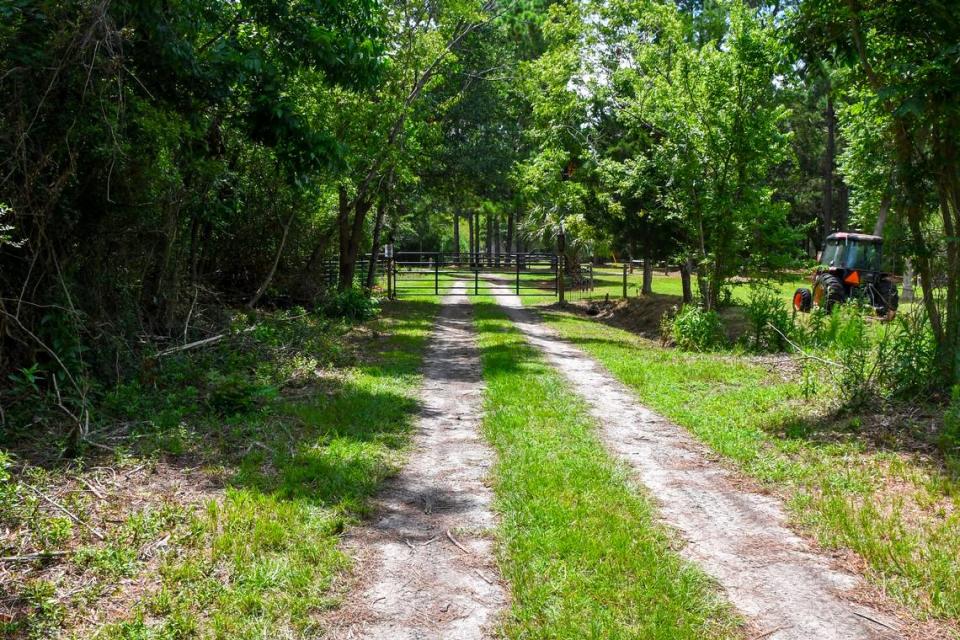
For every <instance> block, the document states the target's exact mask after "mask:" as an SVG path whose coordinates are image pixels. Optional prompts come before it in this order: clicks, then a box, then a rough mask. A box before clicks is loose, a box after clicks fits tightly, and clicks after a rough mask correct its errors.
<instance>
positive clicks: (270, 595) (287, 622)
mask: <svg viewBox="0 0 960 640" xmlns="http://www.w3.org/2000/svg"><path fill="white" fill-rule="evenodd" d="M437 309H438V305H437V304H436V302H435V301H432V300H431V301H425V300H414V301H404V302H400V303H396V304H391V305H389V306H388V307H387V308H386V310H385V312H384V314H383V316H382V317H381V318H379V319H377V320H375V321H373V322H371V323H369V324H368V325H367V326H366V327H364V328H363V329H362V330H361V331H359V332H355V335H353V336H344V332H345V331H346V328H345V327H341V326H338V325H331V324H329V323H328V322H326V321H324V320H322V319H317V318H315V317H313V316H305V317H299V318H298V319H297V320H295V321H293V322H287V321H284V322H277V323H273V322H270V321H267V320H266V319H262V320H261V324H260V325H258V328H257V329H256V330H255V331H253V332H247V333H244V332H241V334H239V335H240V337H241V338H242V339H243V340H245V341H247V342H244V343H231V344H230V345H225V346H224V347H223V348H221V349H217V350H212V351H210V352H206V353H203V354H199V353H198V354H189V355H188V354H185V355H184V356H183V357H182V358H179V359H177V360H176V361H171V362H169V363H164V365H163V366H164V368H163V370H162V371H160V373H159V378H158V381H157V388H154V389H151V388H144V387H143V385H141V384H139V383H136V382H132V383H130V384H129V385H127V386H122V387H119V388H118V389H117V391H116V392H114V394H113V395H112V397H111V398H108V399H107V401H106V402H105V403H104V407H103V411H104V412H114V413H116V414H118V415H123V414H126V413H132V414H135V415H138V416H140V417H141V418H142V417H144V416H147V417H149V418H150V420H149V421H148V422H146V423H145V424H144V425H143V426H142V427H140V430H141V431H140V432H139V433H135V434H132V435H134V436H136V437H135V438H133V439H132V440H131V442H133V443H135V444H132V445H129V446H126V447H124V448H123V449H122V450H118V451H117V453H116V456H117V458H116V460H114V461H109V460H108V461H99V462H96V463H94V462H88V463H86V464H90V465H92V464H112V465H113V466H115V467H116V468H118V469H119V470H120V473H125V471H127V470H135V469H137V468H141V467H146V468H147V470H148V472H147V474H146V475H145V476H135V477H136V478H138V479H137V480H134V481H132V482H138V483H139V482H140V481H141V479H142V482H143V483H145V484H146V485H149V483H150V482H151V476H150V472H149V469H151V468H158V469H159V468H160V467H161V466H162V468H163V470H164V471H163V472H164V473H171V472H172V473H176V471H171V470H170V469H171V467H174V468H175V467H177V466H179V465H184V466H191V467H195V466H198V465H199V466H201V467H202V468H203V475H205V476H206V477H208V478H209V479H210V480H211V481H212V482H213V483H214V487H213V488H211V489H209V490H208V492H209V493H208V495H209V496H210V497H209V498H208V499H207V500H206V501H205V502H202V503H201V504H199V505H186V504H183V503H181V502H178V498H177V497H176V496H164V495H162V494H161V495H160V496H154V497H153V498H150V499H149V500H147V501H146V504H144V503H143V501H140V504H137V502H136V501H135V502H133V503H130V504H126V503H121V504H116V505H115V506H112V507H111V509H112V510H113V513H114V514H115V513H117V512H118V511H119V512H120V513H121V514H122V518H121V519H119V520H116V519H115V518H116V515H113V518H114V519H111V520H104V519H103V518H102V515H96V514H95V512H94V511H91V507H92V499H91V496H90V494H89V493H88V492H84V491H82V490H81V491H70V490H67V491H66V492H65V493H64V491H63V489H62V488H60V487H63V486H65V485H66V486H68V487H69V486H76V485H77V482H76V478H75V475H76V474H77V473H79V472H77V471H71V470H70V469H57V468H53V469H49V470H45V469H43V468H40V467H31V468H30V470H29V471H27V472H23V473H22V474H21V475H19V476H17V477H16V478H7V480H11V479H12V480H14V481H22V482H29V483H30V484H31V485H32V486H39V487H41V488H44V489H45V490H46V491H48V492H49V493H55V494H56V493H62V494H63V495H65V496H66V498H63V499H64V501H65V504H66V505H67V506H68V508H70V509H71V510H72V511H73V512H74V513H78V514H81V516H82V517H83V518H84V519H85V520H88V521H89V522H91V523H92V524H93V525H95V526H96V527H99V528H100V529H102V530H103V531H104V534H105V539H104V540H102V541H100V540H97V539H95V538H93V537H91V535H90V534H89V532H88V531H87V530H86V529H84V528H81V527H79V526H76V525H75V524H73V523H71V522H70V521H69V520H67V521H64V519H63V518H59V517H58V516H59V515H60V514H56V515H54V516H53V517H48V516H45V515H43V514H42V513H38V512H37V508H36V504H37V501H36V500H35V499H34V500H29V499H27V497H24V496H27V493H28V492H26V491H24V492H22V494H21V493H20V492H17V491H13V492H10V491H7V490H3V491H0V519H2V520H3V521H4V522H7V523H11V524H14V525H16V526H25V527H28V529H27V530H26V531H25V532H26V533H27V534H28V535H30V536H31V538H30V539H32V540H43V541H44V542H43V543H42V545H41V546H42V548H44V549H50V550H58V549H62V548H68V549H71V550H72V553H71V555H69V556H66V557H65V560H64V562H65V567H66V568H68V570H69V571H68V574H67V577H62V576H58V572H57V571H56V567H52V568H53V571H52V572H42V571H41V573H39V575H38V577H36V578H35V579H31V580H29V581H25V582H23V583H22V584H18V585H16V586H11V588H12V589H13V593H14V594H16V595H17V596H18V597H19V598H21V601H22V603H23V606H22V610H23V611H24V612H25V613H26V615H25V616H24V617H22V618H19V619H17V620H16V621H15V622H13V623H4V625H3V626H0V635H4V637H8V636H9V637H13V638H17V637H23V638H28V637H31V638H32V637H52V636H60V637H69V638H77V639H78V640H79V638H85V639H86V638H98V639H111V640H112V639H121V638H123V639H127V638H138V639H139V638H157V639H161V638H163V639H166V638H186V637H198V638H222V639H224V640H227V639H230V640H234V639H246V638H249V639H254V638H256V639H262V638H276V637H290V638H294V637H313V636H316V635H318V634H319V630H318V629H317V627H316V625H317V622H316V620H317V613H318V612H320V611H321V610H322V609H324V608H325V607H329V606H332V605H333V604H334V598H335V596H336V594H335V593H334V591H333V590H332V589H331V587H332V585H333V583H334V581H335V579H336V577H337V576H338V575H339V574H340V573H341V572H343V571H345V570H346V569H347V568H348V567H349V560H348V558H347V557H346V556H345V555H344V553H343V552H342V551H341V550H340V549H339V541H340V534H341V533H342V531H343V530H344V528H345V527H346V526H347V525H348V524H350V523H351V522H355V521H356V520H357V519H358V518H360V517H361V516H363V515H365V514H367V513H368V509H369V498H370V497H371V496H372V494H373V493H374V492H375V491H376V490H377V488H378V486H379V484H380V483H381V481H382V480H383V479H384V478H385V477H387V476H388V475H390V474H392V473H394V472H395V470H396V469H397V468H398V467H399V465H400V464H401V463H402V460H403V458H404V457H405V453H406V448H407V446H408V444H409V435H410V432H411V428H412V424H413V420H414V417H415V415H416V412H417V407H418V401H417V398H416V394H417V391H418V390H419V385H420V380H421V376H420V368H421V363H422V354H423V351H424V349H425V346H426V343H427V338H428V335H429V332H430V330H431V328H432V325H433V320H434V316H435V314H436V311H437ZM348 344H352V345H353V346H352V348H348V347H345V345H348ZM178 456H185V457H183V458H180V457H178ZM82 466H83V463H81V468H82ZM0 471H2V470H0ZM3 476H4V473H2V472H0V480H4V477H3ZM194 477H195V476H194ZM217 484H222V485H224V487H223V489H222V490H220V491H217V490H216V488H215V487H216V485H217ZM8 486H9V485H8ZM14 486H16V485H14ZM80 488H81V489H82V488H83V487H80ZM137 488H138V489H148V488H149V486H138V487H137ZM131 489H133V487H131ZM41 506H42V505H41ZM71 525H72V526H71ZM161 543H162V544H161ZM158 545H160V546H158ZM145 549H159V551H157V552H150V553H146V554H145V552H144V550H145ZM151 556H155V557H154V559H153V560H150V557H151ZM71 580H73V582H71ZM128 590H129V592H128ZM64 593H68V594H70V595H68V596H63V594H64ZM104 599H106V600H108V601H112V602H113V603H114V604H113V605H112V606H111V610H112V611H113V612H112V613H110V614H109V615H105V616H103V617H101V618H100V619H99V620H93V619H92V617H91V613H92V612H95V611H97V610H104V606H103V603H104ZM117 611H122V612H123V613H122V614H118V613H116V612H117ZM83 618H86V620H84V619H83Z"/></svg>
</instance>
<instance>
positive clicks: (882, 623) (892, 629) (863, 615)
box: [850, 609, 900, 631]
mask: <svg viewBox="0 0 960 640" xmlns="http://www.w3.org/2000/svg"><path fill="white" fill-rule="evenodd" d="M850 611H851V612H853V615H855V616H860V617H861V618H863V619H864V620H869V621H870V622H874V623H876V624H878V625H880V626H881V627H886V628H887V629H890V630H891V631H899V630H900V629H898V628H897V627H896V626H891V625H889V624H887V623H886V622H882V621H880V620H877V619H876V618H871V617H870V616H868V615H867V614H865V613H860V612H859V611H854V610H853V609H851V610H850Z"/></svg>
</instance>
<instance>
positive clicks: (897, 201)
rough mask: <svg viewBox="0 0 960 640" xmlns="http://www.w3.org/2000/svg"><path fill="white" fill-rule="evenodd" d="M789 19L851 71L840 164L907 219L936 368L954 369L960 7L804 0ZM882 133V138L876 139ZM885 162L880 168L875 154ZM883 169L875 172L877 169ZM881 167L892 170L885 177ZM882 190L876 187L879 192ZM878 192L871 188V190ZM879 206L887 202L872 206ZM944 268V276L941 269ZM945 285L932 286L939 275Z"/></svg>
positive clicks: (954, 375)
mask: <svg viewBox="0 0 960 640" xmlns="http://www.w3.org/2000/svg"><path fill="white" fill-rule="evenodd" d="M794 28H795V29H796V30H797V31H799V32H800V33H801V34H802V38H804V39H805V41H806V42H807V43H809V45H810V46H811V47H821V48H826V49H828V50H829V51H830V53H831V54H832V57H833V59H834V61H835V64H837V65H844V66H846V67H847V68H849V69H851V71H853V76H852V77H851V78H850V81H851V87H850V90H849V92H848V99H849V100H850V101H851V104H850V106H849V107H848V108H847V109H846V110H845V111H844V112H843V115H844V119H843V121H842V122H841V127H842V129H843V130H844V132H845V135H847V136H848V137H850V138H851V139H852V140H853V141H854V142H853V143H852V145H851V146H852V147H854V148H853V149H852V150H851V153H850V154H848V156H847V158H846V161H845V168H846V170H847V171H848V172H849V173H850V175H851V181H852V182H854V183H856V182H857V180H858V179H862V180H863V183H864V184H865V185H876V184H877V183H878V182H880V183H881V184H883V183H887V185H888V186H883V187H880V188H879V189H878V188H876V186H874V187H873V188H872V189H870V187H868V189H870V190H871V191H872V192H873V193H874V194H876V193H878V192H879V193H882V194H887V197H889V198H890V200H891V201H892V203H893V206H894V207H895V208H896V210H897V212H898V214H899V215H900V216H902V217H903V219H904V221H905V225H906V227H907V228H908V229H909V234H910V244H911V247H910V249H911V253H912V254H913V258H914V261H915V264H916V267H917V271H918V273H919V275H920V278H921V280H922V282H923V286H924V289H925V295H924V298H923V303H924V306H925V308H926V311H927V314H928V316H929V318H930V324H931V328H932V331H933V333H934V336H935V338H936V342H937V348H938V360H939V363H940V369H941V371H942V372H943V374H944V377H945V379H946V380H948V381H956V380H958V379H960V241H958V237H960V154H958V140H957V135H956V131H957V126H958V124H960V58H958V56H957V55H956V52H957V49H956V47H957V33H958V32H960V17H958V15H957V12H956V7H955V4H954V3H952V2H942V1H932V2H924V3H915V2H908V1H905V0H893V1H884V2H880V1H868V2H861V1H860V0H832V1H831V2H822V3H811V2H808V3H804V4H802V5H801V7H800V10H799V11H798V12H797V14H796V17H795V19H794ZM880 141H882V142H880ZM887 163H888V164H889V166H888V167H887V170H886V171H884V170H880V171H877V167H878V166H880V165H881V164H887ZM878 174H879V176H883V177H882V178H878ZM886 176H889V178H888V177H886ZM884 200H885V198H884V196H883V195H881V196H880V201H881V202H883V201H884ZM874 201H876V196H874ZM878 209H879V210H880V211H883V212H885V209H886V207H884V206H880V207H878ZM940 273H942V274H943V277H942V278H940V277H938V274H940ZM941 284H942V285H943V288H944V290H945V295H944V296H943V297H939V296H937V295H935V292H936V290H937V289H938V287H939V286H940V285H941Z"/></svg>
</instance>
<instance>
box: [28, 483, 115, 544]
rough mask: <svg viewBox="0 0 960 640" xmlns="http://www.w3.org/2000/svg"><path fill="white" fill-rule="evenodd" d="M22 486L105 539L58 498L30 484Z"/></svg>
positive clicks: (99, 537) (101, 538)
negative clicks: (55, 498) (58, 500)
mask: <svg viewBox="0 0 960 640" xmlns="http://www.w3.org/2000/svg"><path fill="white" fill-rule="evenodd" d="M20 486H22V487H26V488H27V489H29V490H30V491H32V492H34V493H35V494H37V495H38V496H40V497H41V498H43V499H44V500H46V501H47V502H49V503H50V504H52V505H53V506H54V507H56V508H57V510H58V511H60V512H61V513H63V514H64V515H66V516H67V517H68V518H70V519H71V520H73V521H74V522H76V523H77V524H79V525H80V526H81V527H86V528H87V529H89V530H90V533H92V534H93V535H95V536H96V537H97V538H98V539H100V540H103V539H104V535H103V534H102V533H100V532H99V531H97V530H96V529H94V528H93V527H91V526H90V525H89V524H87V523H86V522H84V521H83V520H81V519H80V518H78V517H77V516H75V515H74V514H73V513H71V512H70V511H68V510H67V508H66V507H64V506H63V505H62V504H60V503H59V502H57V501H56V500H54V499H53V498H51V497H50V496H48V495H47V494H45V493H43V492H42V491H39V490H37V489H34V488H33V487H31V486H30V485H28V484H24V485H20Z"/></svg>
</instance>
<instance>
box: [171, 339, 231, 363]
mask: <svg viewBox="0 0 960 640" xmlns="http://www.w3.org/2000/svg"><path fill="white" fill-rule="evenodd" d="M228 335H229V334H227V333H221V334H220V335H217V336H212V337H210V338H204V339H203V340H197V341H196V342H188V343H187V344H183V345H179V346H176V347H171V348H170V349H165V350H163V351H161V352H160V353H158V354H157V357H158V358H162V357H163V356H168V355H170V354H172V353H177V352H179V351H189V350H190V349H196V348H198V347H206V346H208V345H211V344H216V343H217V342H220V341H221V340H223V339H224V338H226V337H227V336H228Z"/></svg>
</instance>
